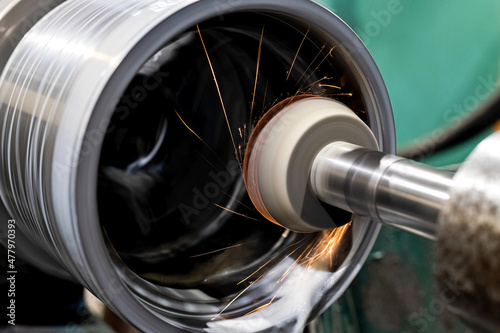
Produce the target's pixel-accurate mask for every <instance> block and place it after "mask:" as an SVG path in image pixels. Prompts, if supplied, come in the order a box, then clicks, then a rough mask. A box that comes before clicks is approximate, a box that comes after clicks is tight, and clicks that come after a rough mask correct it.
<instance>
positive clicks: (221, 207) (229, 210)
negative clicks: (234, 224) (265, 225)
mask: <svg viewBox="0 0 500 333" xmlns="http://www.w3.org/2000/svg"><path fill="white" fill-rule="evenodd" d="M214 205H215V206H217V207H219V208H220V209H223V210H225V211H228V212H230V213H233V214H236V215H239V216H242V217H245V218H247V219H250V220H254V221H258V222H262V221H261V220H258V219H256V218H253V217H250V216H248V215H245V214H241V213H238V212H235V211H234V210H231V209H229V208H226V207H223V206H221V205H218V204H216V203H214Z"/></svg>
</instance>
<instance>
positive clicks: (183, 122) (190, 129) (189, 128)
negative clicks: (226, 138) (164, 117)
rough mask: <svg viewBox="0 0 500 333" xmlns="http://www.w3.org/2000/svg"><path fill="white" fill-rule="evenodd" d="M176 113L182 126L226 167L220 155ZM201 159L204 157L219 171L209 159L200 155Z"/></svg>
mask: <svg viewBox="0 0 500 333" xmlns="http://www.w3.org/2000/svg"><path fill="white" fill-rule="evenodd" d="M174 111H175V114H176V115H177V117H179V119H180V121H181V122H182V124H183V125H184V126H185V127H186V128H187V129H188V130H189V131H190V132H191V133H193V134H194V136H196V137H197V138H198V140H200V141H201V142H202V143H203V144H204V145H205V146H206V147H207V148H208V149H210V151H211V152H212V153H214V155H215V156H217V159H218V160H219V161H220V162H221V163H222V164H223V165H224V162H223V161H222V160H221V159H220V157H219V155H217V153H216V152H215V151H214V150H213V149H212V148H211V147H210V146H209V145H208V143H206V142H205V141H204V140H203V139H202V138H201V137H200V136H199V135H198V134H197V133H196V132H195V131H194V130H193V129H192V128H191V127H189V125H188V124H187V123H186V122H185V121H184V119H182V117H181V115H180V114H179V113H178V112H177V111H176V110H174ZM200 155H201V157H203V159H204V160H205V161H207V163H208V164H210V165H211V166H212V167H213V168H214V169H215V170H218V169H217V168H216V167H215V165H213V164H212V163H210V161H209V160H208V159H206V158H205V156H203V155H202V154H200Z"/></svg>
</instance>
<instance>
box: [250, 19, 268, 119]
mask: <svg viewBox="0 0 500 333" xmlns="http://www.w3.org/2000/svg"><path fill="white" fill-rule="evenodd" d="M264 28H265V25H263V26H262V33H261V35H260V42H259V50H258V52H257V69H256V70H255V83H254V86H253V96H252V104H251V106H250V123H252V117H253V109H254V106H255V94H256V93H257V79H258V78H259V67H260V55H261V53H262V40H263V39H264Z"/></svg>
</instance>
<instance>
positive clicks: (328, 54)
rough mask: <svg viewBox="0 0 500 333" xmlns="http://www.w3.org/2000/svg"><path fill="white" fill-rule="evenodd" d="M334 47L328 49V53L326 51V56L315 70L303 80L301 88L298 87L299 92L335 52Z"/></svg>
mask: <svg viewBox="0 0 500 333" xmlns="http://www.w3.org/2000/svg"><path fill="white" fill-rule="evenodd" d="M335 48H336V46H334V47H332V48H331V49H330V51H328V53H327V54H326V56H325V57H324V58H323V59H322V60H321V61H320V63H319V64H318V66H316V68H315V69H314V70H313V71H312V72H311V74H309V76H308V77H307V78H306V79H305V80H304V83H303V84H302V86H300V88H299V91H301V90H302V87H303V86H304V84H305V83H306V82H307V80H309V79H310V78H311V76H312V75H313V74H314V73H315V72H316V71H317V70H318V69H319V67H320V66H321V65H322V64H323V63H324V62H325V60H326V59H328V57H329V56H330V55H331V54H332V52H333V50H335ZM297 82H298V81H297Z"/></svg>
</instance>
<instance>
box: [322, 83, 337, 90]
mask: <svg viewBox="0 0 500 333" xmlns="http://www.w3.org/2000/svg"><path fill="white" fill-rule="evenodd" d="M319 86H320V87H327V88H335V89H342V87H339V86H334V85H332V84H323V83H320V84H319Z"/></svg>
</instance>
